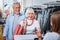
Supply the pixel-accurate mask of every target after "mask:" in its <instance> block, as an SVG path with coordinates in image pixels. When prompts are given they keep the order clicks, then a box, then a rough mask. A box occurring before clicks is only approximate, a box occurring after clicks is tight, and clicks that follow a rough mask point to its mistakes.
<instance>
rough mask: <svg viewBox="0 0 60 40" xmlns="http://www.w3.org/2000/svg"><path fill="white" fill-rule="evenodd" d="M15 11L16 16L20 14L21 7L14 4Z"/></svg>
mask: <svg viewBox="0 0 60 40" xmlns="http://www.w3.org/2000/svg"><path fill="white" fill-rule="evenodd" d="M13 11H14V13H16V14H19V13H20V5H19V4H14V6H13Z"/></svg>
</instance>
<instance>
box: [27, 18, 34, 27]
mask: <svg viewBox="0 0 60 40" xmlns="http://www.w3.org/2000/svg"><path fill="white" fill-rule="evenodd" d="M33 22H34V20H32V22H31V23H30V24H28V21H27V19H26V25H27V26H31V25H32V24H33Z"/></svg>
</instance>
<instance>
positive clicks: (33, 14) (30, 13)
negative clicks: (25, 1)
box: [27, 12, 35, 19]
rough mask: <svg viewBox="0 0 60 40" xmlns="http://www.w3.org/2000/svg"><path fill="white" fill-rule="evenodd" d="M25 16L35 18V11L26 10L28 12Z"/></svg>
mask: <svg viewBox="0 0 60 40" xmlns="http://www.w3.org/2000/svg"><path fill="white" fill-rule="evenodd" d="M27 18H28V19H34V18H35V13H32V12H28V13H27Z"/></svg>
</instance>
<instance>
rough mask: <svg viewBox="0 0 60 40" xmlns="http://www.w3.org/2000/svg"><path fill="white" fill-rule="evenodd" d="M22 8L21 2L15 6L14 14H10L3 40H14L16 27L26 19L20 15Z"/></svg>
mask: <svg viewBox="0 0 60 40" xmlns="http://www.w3.org/2000/svg"><path fill="white" fill-rule="evenodd" d="M20 8H21V6H20V3H19V2H15V3H14V4H13V13H10V14H9V15H8V16H7V19H6V25H5V28H4V31H3V40H6V39H7V40H12V35H13V32H14V29H15V27H16V25H17V24H18V23H19V22H20V21H21V20H22V19H23V18H24V15H22V14H21V13H20Z"/></svg>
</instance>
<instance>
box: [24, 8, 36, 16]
mask: <svg viewBox="0 0 60 40" xmlns="http://www.w3.org/2000/svg"><path fill="white" fill-rule="evenodd" d="M28 13H35V12H34V10H33V9H32V8H27V10H26V13H25V15H26V17H27V14H28Z"/></svg>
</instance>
